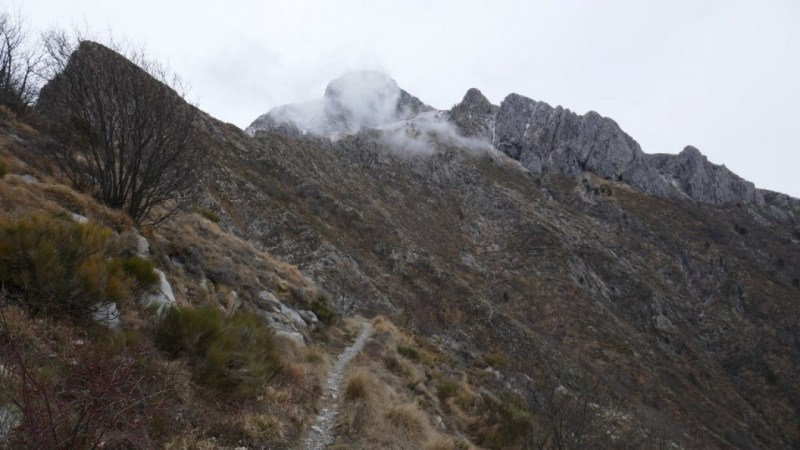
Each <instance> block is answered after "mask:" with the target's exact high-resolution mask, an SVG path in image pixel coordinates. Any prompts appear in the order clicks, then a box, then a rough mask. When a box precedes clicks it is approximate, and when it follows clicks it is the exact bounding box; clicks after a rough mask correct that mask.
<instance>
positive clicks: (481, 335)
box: [3, 51, 800, 448]
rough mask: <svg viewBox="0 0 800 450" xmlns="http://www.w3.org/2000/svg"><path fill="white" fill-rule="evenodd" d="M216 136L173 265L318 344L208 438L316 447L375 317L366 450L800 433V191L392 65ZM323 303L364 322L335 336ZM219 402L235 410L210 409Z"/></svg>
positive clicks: (208, 128)
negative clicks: (328, 409)
mask: <svg viewBox="0 0 800 450" xmlns="http://www.w3.org/2000/svg"><path fill="white" fill-rule="evenodd" d="M102 54H103V56H102V58H105V62H104V63H105V64H113V63H114V60H115V59H116V58H118V55H116V56H115V55H109V54H108V53H106V52H105V51H103V53H102ZM98 58H100V57H99V56H98ZM48 95H53V96H57V95H58V93H57V89H56V87H52V90H51V91H50V92H49V94H48ZM5 129H6V130H7V131H6V133H7V134H8V136H12V135H16V134H18V130H20V129H23V128H21V126H17V125H14V124H10V125H7V126H6V128H5ZM195 132H196V133H197V136H198V138H199V139H200V140H201V141H202V142H203V143H204V144H205V145H208V146H209V148H211V149H212V161H213V163H212V165H211V167H209V169H210V173H209V176H208V179H207V180H206V183H205V184H204V185H203V186H201V187H200V188H201V190H202V192H201V194H202V195H201V202H200V203H201V204H200V205H198V208H197V214H194V215H191V216H188V218H187V217H186V216H185V217H184V218H183V219H178V220H176V221H173V222H170V223H169V224H168V225H165V228H163V229H162V230H161V231H159V232H158V233H157V235H156V236H153V237H152V238H151V241H152V242H151V243H152V244H153V249H154V254H153V259H154V260H156V262H157V263H158V264H159V266H160V267H161V268H162V269H164V270H165V271H166V272H167V275H168V278H171V279H172V281H173V284H174V286H176V297H179V301H181V300H180V298H181V297H183V301H185V302H186V303H188V304H197V305H202V304H205V303H208V302H211V304H212V305H215V306H218V305H222V306H223V307H224V308H228V309H229V310H230V311H236V310H239V309H243V310H248V311H257V312H259V313H260V314H262V315H264V314H266V316H267V318H268V320H267V321H266V322H267V323H268V324H269V325H270V327H271V328H273V329H277V330H278V331H280V332H283V333H284V336H283V337H282V338H281V339H292V340H294V341H295V342H297V343H301V342H302V345H306V349H305V350H303V349H296V348H294V347H286V348H285V349H284V350H283V353H282V357H283V358H284V359H286V360H288V361H290V362H291V363H292V364H287V365H286V366H284V368H283V369H281V371H280V372H279V373H280V374H282V376H281V377H280V380H282V381H280V382H281V383H285V384H284V385H281V384H277V385H270V386H269V388H268V389H267V391H266V392H268V395H267V394H264V395H263V396H262V397H258V396H257V397H256V399H255V400H253V399H252V398H249V399H248V400H247V402H245V401H241V402H242V403H241V404H242V405H246V406H247V408H249V409H247V411H260V413H259V414H257V415H253V414H250V415H248V416H246V417H245V415H243V414H237V413H236V406H235V405H234V403H228V402H225V401H222V400H220V399H219V398H218V397H215V396H208V395H206V394H204V393H203V392H202V389H199V388H198V387H196V386H194V385H191V384H187V386H192V387H191V389H189V391H188V392H190V393H191V394H192V395H196V396H197V399H199V400H198V401H197V402H190V401H189V400H186V401H185V402H184V403H183V404H182V405H181V406H182V408H183V409H180V411H182V414H184V415H183V416H181V417H186V419H185V420H183V419H182V421H181V422H180V423H181V426H182V427H183V428H181V429H183V430H193V431H192V432H191V433H190V435H191V436H193V439H195V441H186V442H184V446H189V447H190V446H191V445H195V444H196V442H206V443H207V442H209V441H213V440H214V439H219V441H218V442H224V444H225V445H230V446H234V445H237V443H240V445H250V446H257V445H259V443H260V444H262V445H263V444H264V443H265V442H268V443H271V444H270V445H277V446H281V445H282V446H300V445H301V444H300V442H302V436H303V434H304V433H305V432H306V431H307V430H308V428H309V427H310V426H311V424H312V423H314V422H313V420H312V418H311V417H310V416H311V415H312V414H310V411H309V408H310V407H312V406H313V404H315V403H314V400H313V396H315V395H318V394H320V389H321V386H320V385H321V379H322V377H321V376H320V375H319V373H317V372H322V371H324V370H323V369H320V367H324V366H325V363H324V361H328V360H331V359H332V358H333V356H334V355H335V353H336V352H337V351H338V350H340V349H341V347H343V346H344V345H345V344H346V343H348V342H349V339H352V338H353V337H354V336H355V334H356V333H357V329H356V328H354V327H353V326H352V323H351V322H348V321H347V320H344V319H341V318H342V317H349V316H353V315H355V314H361V315H363V316H365V317H368V318H371V317H373V316H376V315H383V316H385V317H387V318H388V319H390V320H391V322H390V320H388V319H386V318H378V319H375V320H374V321H373V324H374V328H375V335H374V337H373V338H371V340H369V341H368V342H366V345H365V347H364V351H363V353H361V354H360V355H359V356H358V357H356V358H354V364H355V365H356V366H355V367H354V368H352V370H348V371H347V376H346V377H345V381H344V383H345V385H346V386H345V387H346V388H345V390H344V395H343V396H342V398H341V402H340V406H339V407H340V408H341V411H342V415H341V416H340V419H339V420H338V422H337V423H336V426H335V428H334V431H335V433H334V436H331V438H332V439H333V441H334V444H340V445H342V446H344V447H346V448H347V447H348V446H351V447H356V448H359V447H361V448H380V447H386V448H392V447H394V448H424V447H428V448H456V447H458V448H464V447H466V448H469V447H472V446H476V447H483V448H612V447H617V448H793V447H798V446H800V429H798V428H797V423H800V388H798V385H797V383H796V380H797V379H798V378H800V309H798V299H800V256H798V255H800V252H798V249H799V248H800V225H798V219H799V218H800V202H798V200H796V199H792V198H790V197H788V196H785V195H782V194H777V193H772V192H767V191H761V190H758V189H756V188H755V187H754V186H753V185H752V183H749V182H747V181H745V180H742V179H741V178H739V177H738V176H736V175H735V174H733V173H731V172H730V171H729V170H727V169H726V168H725V167H724V166H716V165H714V164H712V163H710V162H709V161H708V160H707V159H706V158H705V157H703V156H702V155H701V154H700V153H699V151H697V150H696V149H694V148H691V147H687V149H685V150H684V151H683V152H681V153H680V154H678V155H650V154H647V153H644V152H643V151H642V150H641V149H640V148H639V145H638V144H637V143H636V142H635V141H634V140H633V139H632V138H631V137H630V136H628V135H626V134H625V133H624V132H623V131H622V130H620V128H619V127H618V126H617V124H616V123H614V122H613V121H612V120H611V119H607V118H603V117H601V116H600V115H599V114H596V113H588V114H586V115H584V116H580V115H577V114H574V113H572V112H570V111H569V110H566V109H563V108H560V107H557V108H552V107H550V106H549V105H547V104H545V103H542V102H536V101H534V100H531V99H527V98H525V97H522V96H519V95H516V94H512V95H509V96H508V97H507V98H506V99H505V100H504V101H503V102H502V103H501V104H500V105H492V104H491V103H490V102H489V101H488V100H487V99H486V98H485V97H484V96H483V95H482V94H481V93H480V92H479V91H477V90H475V89H472V90H470V91H469V92H467V94H466V96H465V97H464V100H463V101H462V102H461V103H459V104H458V105H456V106H454V107H453V108H452V109H451V110H449V111H438V110H435V109H433V108H430V107H428V106H426V105H425V104H424V103H422V101H420V100H419V99H416V98H415V97H413V96H412V95H411V94H408V93H407V92H405V91H403V90H402V89H400V88H399V87H398V86H397V84H396V83H395V82H394V81H393V80H391V79H390V78H388V77H386V76H384V75H381V74H376V73H372V72H367V73H356V74H350V75H346V76H344V77H342V78H340V79H338V80H335V81H333V82H332V83H331V85H329V87H328V89H327V90H326V92H325V95H324V97H323V98H322V99H321V100H319V101H316V102H312V103H308V104H303V105H293V106H292V105H290V106H286V107H279V108H276V109H274V110H272V111H270V112H269V113H267V114H265V115H264V116H262V117H260V118H258V119H257V120H256V121H255V122H254V123H253V125H251V126H250V127H249V128H248V130H247V131H246V132H245V131H242V130H239V129H238V128H236V127H234V126H232V125H229V124H224V123H221V122H219V121H217V120H215V119H214V118H212V117H210V116H208V115H206V114H200V116H199V118H198V121H197V123H196V131H195ZM26 139H27V138H26ZM42 139H45V140H46V138H42ZM7 141H8V145H9V146H10V147H13V148H15V149H16V150H15V151H14V152H13V153H14V154H15V155H16V156H15V158H17V159H19V160H20V161H21V162H22V163H24V164H30V165H31V167H33V164H34V163H36V161H37V158H36V157H35V152H33V151H28V152H26V151H25V149H24V148H18V147H19V146H18V145H17V144H13V143H12V141H13V139H12V138H9V139H7ZM25 148H27V147H25ZM31 148H32V149H33V148H35V146H33V147H31ZM26 154H27V155H34V156H31V157H30V160H29V161H28V162H25V161H24V156H25V155H26ZM19 167H25V166H24V165H20V166H19ZM40 176H41V175H40ZM54 176H55V175H54ZM3 183H6V181H4V182H3ZM10 183H11V185H13V186H17V185H21V183H22V181H20V180H17V178H16V177H13V176H12V178H11V182H10ZM3 186H5V185H3ZM15 208H16V206H15ZM78 212H82V211H78ZM200 215H202V216H204V217H206V218H212V219H213V221H214V222H218V223H217V224H211V223H210V222H208V221H207V220H206V219H201V218H200V217H199V216H200ZM95 216H98V217H99V216H100V214H99V213H98V214H95ZM278 261H282V262H278ZM317 294H320V295H317ZM320 297H323V298H329V299H330V302H331V305H332V307H333V308H334V309H335V310H336V312H337V313H338V316H339V317H340V319H337V320H339V322H337V321H336V320H334V321H333V322H332V324H331V325H330V328H323V329H322V332H320V331H317V332H315V331H314V326H312V325H311V322H313V320H312V319H311V315H309V314H308V313H307V311H309V310H311V309H314V308H315V307H316V308H317V309H318V311H323V310H324V309H319V304H316V306H315V301H316V300H318V299H319V298H320ZM212 300H213V301H212ZM319 301H320V302H322V300H319ZM281 305H283V306H281ZM284 308H285V310H284ZM301 313H302V314H301ZM144 317H150V316H144ZM297 319H299V320H297ZM392 322H393V323H392ZM337 323H338V325H337ZM348 324H350V325H348ZM326 342H328V343H327V344H326ZM315 349H316V350H315ZM320 353H322V356H321V355H320ZM320 361H323V362H320ZM184 370H185V369H184ZM182 373H184V374H185V376H186V377H187V378H191V375H189V374H186V373H185V372H182ZM300 374H302V375H300ZM195 383H197V380H196V379H195ZM283 386H288V387H289V388H288V389H289V392H290V395H286V396H285V397H281V398H279V397H280V396H281V394H280V392H281V391H280V389H281V387H283ZM187 389H188V388H187ZM186 392H187V391H184V393H185V395H184V397H185V398H190V397H191V398H194V397H192V395H190V394H189V393H186ZM259 398H261V399H260V400H259ZM264 398H266V400H263V399H264ZM309 399H311V400H309ZM229 400H230V399H229ZM262 401H264V402H265V403H263V404H262V403H260V402H262ZM248 402H249V403H248ZM209 405H216V406H215V407H218V408H219V409H218V411H220V412H219V414H220V417H222V416H224V417H227V418H229V419H230V420H229V421H227V422H226V421H224V420H219V421H216V422H215V421H214V420H201V419H202V418H200V417H196V416H193V415H192V414H191V413H190V412H191V411H195V412H196V411H197V409H192V407H195V408H210V407H211V406H209ZM220 405H223V406H220ZM259 405H260V406H259ZM287 405H294V406H287ZM310 405H312V406H310ZM170 408H176V409H170V411H176V410H178V409H177V408H178V407H177V406H170ZM259 408H261V409H259ZM264 408H266V410H264ZM281 408H285V411H287V415H285V416H282V415H281ZM215 411H216V410H215ZM289 412H291V414H289ZM254 420H256V421H258V420H260V421H262V422H259V423H261V425H258V423H256V425H253V421H254ZM263 421H267V422H269V423H266V422H263ZM225 423H232V424H235V425H236V427H238V428H235V427H234V428H231V427H228V428H226V427H225V425H220V424H225ZM265 423H266V424H265ZM275 423H277V424H278V425H274V424H275ZM230 429H236V430H242V431H241V433H238V434H236V433H234V434H233V435H232V434H231V433H230V431H229V430H230ZM276 429H277V430H280V431H275V430H276ZM246 430H250V431H249V432H248V431H246ZM252 430H261V431H263V433H261V434H259V433H258V432H256V431H252ZM264 430H267V431H264ZM269 430H272V431H269ZM391 430H401V431H400V432H396V433H397V434H391V432H392V431H391ZM187 433H189V431H187ZM248 433H249V434H248ZM270 433H271V434H270ZM409 436H415V437H414V439H417V440H415V441H406V440H404V439H409ZM172 442H174V441H172ZM175 445H178V444H175ZM178 447H180V446H179V445H178Z"/></svg>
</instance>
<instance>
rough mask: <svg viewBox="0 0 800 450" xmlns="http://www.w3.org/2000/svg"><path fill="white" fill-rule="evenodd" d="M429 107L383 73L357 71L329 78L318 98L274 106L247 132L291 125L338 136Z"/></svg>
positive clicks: (413, 113) (427, 109)
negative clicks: (305, 101) (330, 79)
mask: <svg viewBox="0 0 800 450" xmlns="http://www.w3.org/2000/svg"><path fill="white" fill-rule="evenodd" d="M432 109H433V108H431V107H430V106H427V105H425V104H423V103H422V102H421V101H420V100H419V99H418V98H416V97H414V96H412V95H411V94H409V93H408V92H406V91H404V90H402V89H400V87H399V86H397V83H396V82H395V81H394V80H393V79H391V78H390V77H388V76H386V75H385V74H382V73H380V72H374V71H360V72H352V73H348V74H345V75H343V76H341V77H339V78H337V79H335V80H333V81H331V82H330V83H329V84H328V87H327V88H325V96H324V97H323V98H322V99H320V100H314V101H311V102H307V103H301V104H292V105H284V106H279V107H277V108H273V109H272V110H270V111H269V112H268V113H266V114H264V115H263V116H261V117H259V118H258V119H256V120H255V121H254V122H253V123H252V124H251V125H250V126H249V127H248V128H247V131H248V132H249V133H250V134H255V132H256V131H258V130H265V129H272V128H275V127H279V126H286V125H293V126H295V127H297V128H299V129H300V130H301V131H303V132H311V133H313V134H317V135H325V136H338V135H342V134H353V133H356V132H358V131H359V130H361V129H362V128H365V127H377V126H380V125H384V124H388V123H392V122H397V121H401V120H407V119H410V118H412V117H415V116H416V115H418V114H420V113H422V112H426V111H431V110H432Z"/></svg>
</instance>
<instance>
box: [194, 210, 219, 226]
mask: <svg viewBox="0 0 800 450" xmlns="http://www.w3.org/2000/svg"><path fill="white" fill-rule="evenodd" d="M196 211H197V214H200V216H202V217H205V218H206V219H208V220H210V221H211V222H214V223H220V222H221V221H222V217H220V215H219V214H217V213H215V212H214V211H212V210H210V209H208V208H197V210H196Z"/></svg>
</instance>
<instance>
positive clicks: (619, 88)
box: [6, 0, 800, 197]
mask: <svg viewBox="0 0 800 450" xmlns="http://www.w3.org/2000/svg"><path fill="white" fill-rule="evenodd" d="M6 3H8V1H6ZM12 3H13V2H12ZM16 4H17V5H18V6H19V7H20V9H21V10H22V13H23V15H24V16H26V17H27V20H28V22H29V25H30V26H31V27H32V28H33V29H35V30H42V29H45V28H48V27H51V26H53V25H60V26H65V27H71V26H73V25H75V24H79V25H84V24H85V25H87V26H88V27H89V28H91V29H92V30H95V31H98V32H101V33H104V32H105V31H106V30H112V31H113V32H114V34H115V35H117V36H125V37H127V38H129V39H131V40H133V41H135V42H139V43H141V44H143V45H144V46H145V47H146V49H147V50H148V51H149V53H150V55H151V56H153V57H155V58H157V59H159V60H161V61H162V62H166V63H168V64H169V65H170V66H171V68H172V69H173V70H174V71H176V72H177V73H179V74H180V75H181V76H182V77H183V78H184V79H185V80H186V81H188V82H189V83H190V85H191V88H192V90H191V95H190V97H191V99H192V100H193V101H194V102H196V103H198V104H199V105H200V107H201V108H202V109H204V110H205V111H207V112H209V113H211V114H212V115H214V116H216V117H217V118H219V119H221V120H225V121H228V122H232V123H234V124H236V125H238V126H240V127H243V128H244V127H246V126H247V125H249V124H250V122H252V121H253V119H255V118H256V117H257V116H258V115H260V114H262V113H264V112H266V111H267V110H269V109H270V108H272V107H273V106H277V105H280V104H285V103H293V102H299V101H305V100H310V99H314V98H318V97H321V96H322V94H323V92H324V89H325V86H326V84H327V82H328V81H330V80H331V79H333V78H336V77H337V76H339V75H341V74H342V73H344V72H346V71H350V70H357V69H376V70H381V71H384V72H386V73H387V74H389V75H391V76H392V77H393V78H394V79H395V80H397V82H398V84H399V85H400V86H401V87H402V88H404V89H405V90H407V91H409V92H410V93H412V94H414V95H416V96H417V97H419V98H420V99H421V100H422V101H424V102H426V103H428V104H430V105H432V106H434V107H436V108H441V109H446V108H450V107H451V106H452V105H454V104H456V103H458V102H459V101H460V100H461V98H462V97H463V95H464V93H465V92H466V90H467V89H468V88H470V87H477V88H479V89H480V90H481V91H483V93H484V94H485V95H486V96H487V97H489V99H490V100H491V101H492V102H493V103H496V104H498V103H499V102H501V101H502V99H503V98H504V97H505V96H506V95H507V94H509V93H511V92H516V93H519V94H522V95H525V96H528V97H531V98H533V99H536V100H543V101H546V102H548V103H550V104H552V105H563V106H564V107H567V108H569V109H571V110H573V111H576V112H578V113H581V114H583V113H585V112H587V111H590V110H594V111H597V112H599V113H600V114H602V115H604V116H608V117H611V118H613V119H614V120H616V121H617V122H618V123H619V124H620V126H621V127H622V128H623V129H624V130H625V131H627V132H628V133H629V134H630V135H631V136H633V138H634V139H636V140H637V141H638V142H639V143H640V144H641V146H642V149H643V150H644V151H646V152H648V153H677V152H679V151H680V150H681V149H682V148H683V147H684V146H685V145H688V144H691V145H694V146H696V147H698V148H699V149H700V150H701V151H702V152H703V153H704V154H706V155H707V156H708V158H709V159H710V160H711V161H712V162H715V163H718V164H725V165H726V166H728V167H729V168H731V169H732V170H733V171H734V172H736V173H738V174H739V175H741V176H743V177H745V178H747V179H749V180H751V181H753V182H755V184H756V185H757V186H758V187H762V188H767V189H773V190H778V191H781V192H786V193H789V194H791V195H793V196H795V197H800V173H798V166H800V1H798V0H786V1H779V0H773V1H770V0H762V1H755V0H753V1H734V0H720V1H703V0H690V1H683V0H680V1H676V0H672V1H668V2H649V1H648V2H645V1H640V0H636V1H634V0H631V1H598V0H593V1H592V0H553V1H522V0H518V1H510V0H492V1H482V2H478V1H463V0H462V1H455V0H454V1H422V0H394V1H391V2H389V1H378V0H336V1H310V0H291V1H289V0H286V1H268V0H238V1H237V0H228V1H220V0H215V1H204V0H194V1H189V0H158V1H152V0H136V1H132V0H131V1H124V2H122V1H110V0H69V1H64V0H24V1H19V0H18V1H17V3H16Z"/></svg>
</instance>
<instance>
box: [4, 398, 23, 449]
mask: <svg viewBox="0 0 800 450" xmlns="http://www.w3.org/2000/svg"><path fill="white" fill-rule="evenodd" d="M21 422H22V411H20V410H19V408H17V407H16V406H15V405H12V404H6V405H0V446H3V447H4V446H5V445H8V442H7V441H8V433H9V432H10V431H11V430H13V429H14V427H16V426H17V425H19V424H20V423H21Z"/></svg>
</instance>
